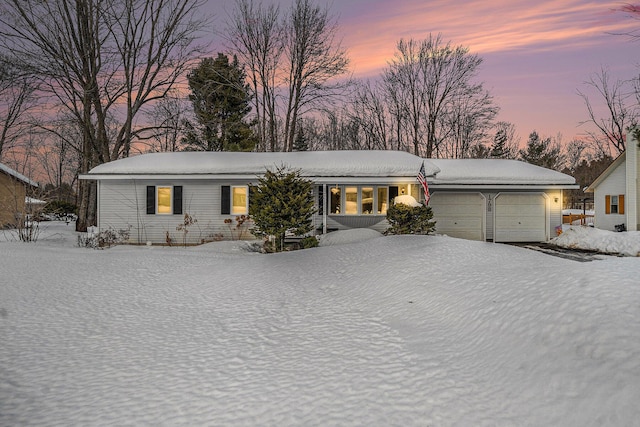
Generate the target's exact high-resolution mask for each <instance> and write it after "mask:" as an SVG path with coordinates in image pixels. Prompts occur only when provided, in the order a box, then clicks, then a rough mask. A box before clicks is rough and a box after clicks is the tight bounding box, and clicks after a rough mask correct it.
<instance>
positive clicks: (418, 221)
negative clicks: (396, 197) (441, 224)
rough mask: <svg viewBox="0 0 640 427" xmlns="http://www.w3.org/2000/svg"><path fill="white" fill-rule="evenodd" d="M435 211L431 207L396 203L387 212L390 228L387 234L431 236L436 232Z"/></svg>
mask: <svg viewBox="0 0 640 427" xmlns="http://www.w3.org/2000/svg"><path fill="white" fill-rule="evenodd" d="M432 218H433V211H432V210H431V208H430V207H429V206H425V205H422V204H421V205H420V206H415V207H414V206H409V205H405V204H403V203H396V204H394V205H392V206H391V207H390V208H389V209H388V210H387V221H389V225H390V227H389V228H388V229H387V231H386V232H385V234H429V233H431V232H433V231H434V230H435V226H436V222H435V221H432Z"/></svg>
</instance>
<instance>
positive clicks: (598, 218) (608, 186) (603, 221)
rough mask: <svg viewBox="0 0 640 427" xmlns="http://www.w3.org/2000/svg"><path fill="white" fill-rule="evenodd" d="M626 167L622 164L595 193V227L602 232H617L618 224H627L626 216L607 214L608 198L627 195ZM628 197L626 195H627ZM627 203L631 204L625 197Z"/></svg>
mask: <svg viewBox="0 0 640 427" xmlns="http://www.w3.org/2000/svg"><path fill="white" fill-rule="evenodd" d="M625 175H626V166H625V164H624V163H622V164H621V165H620V166H619V167H618V168H616V169H615V170H614V171H612V172H611V174H609V176H607V177H606V178H605V179H604V180H603V181H602V182H601V183H600V185H598V187H597V188H596V189H595V191H594V193H593V200H594V214H595V217H594V226H595V227H597V228H600V229H602V230H609V231H615V226H616V225H617V224H622V223H624V222H625V215H621V214H607V213H606V205H605V202H606V196H607V195H611V194H615V195H619V194H625V191H626V184H625ZM625 196H626V195H625ZM625 203H629V201H628V198H627V197H625Z"/></svg>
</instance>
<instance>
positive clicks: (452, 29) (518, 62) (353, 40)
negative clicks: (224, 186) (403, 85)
mask: <svg viewBox="0 0 640 427" xmlns="http://www.w3.org/2000/svg"><path fill="white" fill-rule="evenodd" d="M271 2H277V3H279V4H280V5H281V6H282V7H284V8H287V7H288V6H289V5H290V4H291V1H289V0H269V1H268V0H265V2H264V3H271ZM234 4H235V2H234V0H209V4H208V5H207V6H208V8H210V11H211V12H212V13H214V14H215V17H214V25H215V26H218V29H220V28H219V26H223V25H224V22H225V19H226V16H227V14H228V13H230V12H231V11H232V10H233V8H234ZM316 4H318V5H321V6H324V5H327V6H328V7H329V9H330V13H331V14H332V15H334V16H335V17H336V18H337V20H338V24H339V27H340V32H341V36H342V44H343V46H344V47H345V48H346V49H347V51H348V52H349V57H350V59H351V70H352V72H353V74H354V76H355V77H357V78H376V77H377V76H378V75H379V73H380V70H381V69H382V68H384V67H385V65H386V64H387V61H388V60H390V59H391V58H393V54H394V51H395V46H396V43H397V41H398V40H399V39H400V38H414V39H424V38H426V37H428V35H429V33H433V34H437V33H441V34H442V37H443V39H444V40H449V41H451V42H452V43H453V44H454V45H463V46H466V47H468V48H469V49H470V51H471V53H476V54H478V55H479V56H480V57H482V58H483V60H484V62H483V64H482V66H481V69H480V73H479V76H478V80H480V81H482V82H484V84H485V87H486V88H487V89H488V90H489V91H490V92H491V93H492V94H493V95H494V97H495V101H496V103H497V104H498V105H499V106H500V108H501V111H500V114H499V116H498V119H499V120H504V121H509V122H511V123H514V124H515V125H516V128H517V132H518V134H519V135H520V137H521V139H522V141H523V142H525V141H526V139H527V136H528V135H529V133H530V132H531V131H532V130H537V131H538V133H539V134H541V135H542V136H555V135H556V134H557V133H558V132H560V133H562V136H563V141H564V142H569V141H570V140H572V139H574V138H577V137H580V136H581V135H582V134H584V133H585V131H586V130H587V129H588V128H589V127H588V126H587V125H583V126H579V123H580V122H581V121H584V120H586V119H587V111H586V108H585V106H584V102H583V100H582V99H581V98H580V97H579V96H578V95H577V90H582V91H585V92H587V93H589V88H588V87H587V86H586V85H585V84H584V82H585V81H587V80H589V78H590V77H592V76H593V75H594V74H596V73H599V71H600V70H601V69H602V68H603V67H604V68H606V69H608V71H609V74H610V75H611V77H612V79H613V80H618V79H630V78H632V77H634V76H635V75H636V74H637V73H638V71H639V70H640V68H638V65H639V63H640V61H638V58H637V52H638V50H639V49H640V41H638V42H634V41H632V40H630V38H629V37H627V36H624V35H620V34H624V33H628V32H630V31H634V30H636V29H640V21H639V20H636V19H634V18H632V17H630V15H629V14H628V13H625V12H621V11H619V9H620V8H621V7H622V6H623V5H624V4H625V3H624V2H613V1H588V0H562V1H558V0H555V1H537V2H532V1H523V0H468V1H457V2H452V1H450V0H393V1H389V0H342V1H340V0H335V1H333V2H324V1H316ZM213 37H215V36H213ZM216 44H218V43H217V41H216V40H214V42H213V46H215V45H216ZM593 101H594V103H595V102H598V101H599V98H598V97H597V96H596V95H595V94H594V95H593Z"/></svg>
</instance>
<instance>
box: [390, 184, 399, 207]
mask: <svg viewBox="0 0 640 427" xmlns="http://www.w3.org/2000/svg"><path fill="white" fill-rule="evenodd" d="M396 197H398V187H389V203H391V204H393V199H395V198H396Z"/></svg>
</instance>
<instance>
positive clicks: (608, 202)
mask: <svg viewBox="0 0 640 427" xmlns="http://www.w3.org/2000/svg"><path fill="white" fill-rule="evenodd" d="M604 213H605V214H607V215H608V214H620V215H622V214H624V194H618V195H606V196H604Z"/></svg>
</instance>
